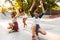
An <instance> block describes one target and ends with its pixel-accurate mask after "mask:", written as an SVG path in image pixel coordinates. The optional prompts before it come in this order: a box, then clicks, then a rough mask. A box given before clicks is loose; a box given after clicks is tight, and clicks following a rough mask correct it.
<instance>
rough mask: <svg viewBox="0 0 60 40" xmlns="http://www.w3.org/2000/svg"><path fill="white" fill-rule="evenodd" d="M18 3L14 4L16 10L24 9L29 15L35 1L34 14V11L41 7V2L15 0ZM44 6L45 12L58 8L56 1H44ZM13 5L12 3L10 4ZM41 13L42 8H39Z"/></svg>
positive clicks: (36, 0)
mask: <svg viewBox="0 0 60 40" xmlns="http://www.w3.org/2000/svg"><path fill="white" fill-rule="evenodd" d="M14 1H15V2H16V3H15V4H14V8H15V9H17V8H18V7H19V8H23V9H24V10H25V11H26V12H27V13H29V12H28V11H29V9H30V7H31V5H32V3H33V1H35V5H34V7H33V9H32V12H34V10H35V9H36V8H37V7H38V6H39V2H40V1H41V0H26V1H25V0H14ZM42 1H43V4H44V8H45V10H53V9H52V8H53V7H55V6H58V5H57V4H56V3H55V1H56V0H42ZM10 3H11V4H12V2H10ZM38 9H39V11H40V12H41V8H39V7H38Z"/></svg>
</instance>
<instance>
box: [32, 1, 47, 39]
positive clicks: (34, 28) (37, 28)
mask: <svg viewBox="0 0 60 40" xmlns="http://www.w3.org/2000/svg"><path fill="white" fill-rule="evenodd" d="M40 5H41V7H42V11H43V13H44V12H45V11H44V7H43V3H42V2H40ZM39 22H40V18H39V12H38V11H35V12H34V17H33V26H32V40H36V38H35V34H36V37H37V40H39V39H38V33H41V34H43V35H46V32H45V31H44V30H43V29H42V28H41V27H40V25H39Z"/></svg>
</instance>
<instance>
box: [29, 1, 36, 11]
mask: <svg viewBox="0 0 60 40" xmlns="http://www.w3.org/2000/svg"><path fill="white" fill-rule="evenodd" d="M34 5H35V0H33V3H32V6H31V7H30V9H29V11H32V9H33V7H34Z"/></svg>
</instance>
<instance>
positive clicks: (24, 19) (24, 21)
mask: <svg viewBox="0 0 60 40" xmlns="http://www.w3.org/2000/svg"><path fill="white" fill-rule="evenodd" d="M26 20H27V18H23V23H24V28H25V26H26V25H27V24H26Z"/></svg>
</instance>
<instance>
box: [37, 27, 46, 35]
mask: <svg viewBox="0 0 60 40" xmlns="http://www.w3.org/2000/svg"><path fill="white" fill-rule="evenodd" d="M38 32H39V33H41V34H43V35H46V32H45V31H44V30H43V29H42V28H40V29H39V30H38Z"/></svg>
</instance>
